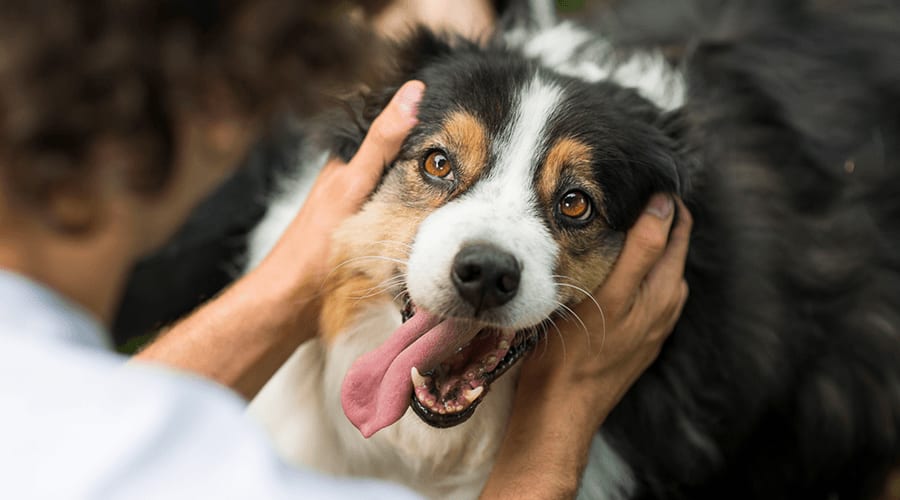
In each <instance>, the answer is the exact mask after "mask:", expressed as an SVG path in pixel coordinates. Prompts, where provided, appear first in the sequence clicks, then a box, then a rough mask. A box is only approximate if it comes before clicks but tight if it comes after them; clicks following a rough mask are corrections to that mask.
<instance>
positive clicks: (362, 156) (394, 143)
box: [350, 80, 425, 194]
mask: <svg viewBox="0 0 900 500" xmlns="http://www.w3.org/2000/svg"><path fill="white" fill-rule="evenodd" d="M424 92H425V84H424V83H422V82H420V81H417V80H412V81H409V82H406V83H405V84H404V85H403V86H402V87H400V89H399V90H398V91H397V93H396V94H394V97H393V98H391V102H389V103H388V105H387V107H385V108H384V110H383V111H382V112H381V114H380V115H378V117H377V118H375V121H374V122H372V126H371V127H369V132H368V133H367V134H366V138H365V139H363V143H362V145H360V147H359V151H358V152H357V153H356V155H355V156H354V157H353V159H352V160H350V167H351V168H353V169H354V170H356V171H357V172H356V175H358V176H359V177H358V178H361V179H364V182H363V183H361V185H359V186H355V187H358V188H359V189H361V190H362V191H364V192H365V193H364V194H368V193H369V192H371V191H372V190H373V189H375V185H376V184H378V180H379V179H381V174H382V173H383V171H384V167H385V166H387V165H388V164H390V163H391V162H392V161H394V158H396V157H397V154H398V153H399V152H400V147H401V146H402V145H403V141H404V140H405V139H406V136H407V135H408V134H409V131H410V130H412V128H413V127H414V126H415V125H416V123H418V119H417V118H416V114H417V113H418V109H419V101H420V100H422V94H423V93H424ZM362 184H365V185H362Z"/></svg>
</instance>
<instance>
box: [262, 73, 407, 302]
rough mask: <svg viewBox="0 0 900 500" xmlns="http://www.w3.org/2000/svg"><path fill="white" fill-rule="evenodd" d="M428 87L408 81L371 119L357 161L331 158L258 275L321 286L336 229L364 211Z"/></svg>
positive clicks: (299, 286)
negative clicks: (347, 161)
mask: <svg viewBox="0 0 900 500" xmlns="http://www.w3.org/2000/svg"><path fill="white" fill-rule="evenodd" d="M424 91H425V84H423V83H422V82H419V81H410V82H407V83H406V84H404V85H403V86H402V87H401V88H400V89H399V90H398V91H397V93H396V94H395V95H394V97H393V98H392V99H391V102H390V103H389V104H388V105H387V107H386V108H385V109H384V111H382V112H381V114H380V115H379V116H378V118H376V119H375V121H374V122H373V123H372V126H371V128H370V129H369V132H368V134H367V135H366V138H365V140H364V141H363V143H362V145H361V146H360V148H359V151H358V152H357V153H356V155H355V156H354V157H353V159H352V160H350V162H349V163H344V162H343V161H341V160H340V159H332V160H331V161H329V162H328V163H327V164H326V165H325V167H324V168H323V169H322V172H321V173H320V174H319V177H318V178H317V179H316V182H315V184H314V185H313V187H312V190H311V191H310V193H309V196H308V197H307V199H306V202H305V203H304V205H303V208H302V209H301V210H300V212H299V213H298V214H297V216H296V217H295V218H294V220H293V222H291V225H290V226H289V227H288V229H287V230H286V231H285V233H284V235H283V236H282V237H281V239H280V240H279V242H278V244H277V245H276V246H275V248H274V249H273V250H272V252H271V253H270V254H269V256H268V257H266V259H265V260H264V261H263V262H262V263H261V264H260V266H259V267H258V268H257V270H255V271H254V273H258V274H267V275H268V276H269V277H270V278H271V279H274V280H276V282H282V283H285V284H287V285H288V286H290V287H292V288H296V289H298V290H300V289H302V290H316V289H318V287H319V286H320V285H321V284H322V280H323V279H325V277H326V276H327V274H328V269H326V267H327V263H328V258H329V256H330V252H331V240H332V232H333V231H334V230H335V228H337V227H338V226H339V225H340V224H341V223H342V222H343V221H344V220H346V219H347V218H348V217H350V216H351V215H353V214H355V213H356V212H357V211H359V209H360V207H361V206H362V204H363V203H364V202H365V200H366V199H367V198H368V197H369V195H370V194H371V193H372V191H373V190H374V189H375V187H376V186H377V184H378V181H379V179H381V175H382V173H383V171H384V168H385V167H386V166H387V165H389V164H390V163H391V162H392V161H393V160H394V158H395V157H396V156H397V154H398V153H399V151H400V147H401V146H402V144H403V141H404V140H405V139H406V136H407V135H408V134H409V132H410V130H412V128H413V126H415V124H416V123H417V122H418V120H417V118H416V114H417V111H418V103H419V101H420V100H421V98H422V94H423V92H424Z"/></svg>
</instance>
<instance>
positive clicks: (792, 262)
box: [247, 0, 900, 499]
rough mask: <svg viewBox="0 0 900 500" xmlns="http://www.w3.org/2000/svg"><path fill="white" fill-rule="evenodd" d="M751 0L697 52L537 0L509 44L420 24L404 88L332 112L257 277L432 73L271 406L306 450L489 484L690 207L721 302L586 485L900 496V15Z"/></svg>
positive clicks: (436, 490) (447, 485)
mask: <svg viewBox="0 0 900 500" xmlns="http://www.w3.org/2000/svg"><path fill="white" fill-rule="evenodd" d="M643 3H644V4H646V3H647V2H643ZM718 3H719V4H721V3H722V2H718ZM700 4H701V5H703V4H704V3H703V2H700ZM706 4H709V2H706ZM726 4H727V5H726V6H725V7H721V6H720V7H721V8H720V10H719V12H720V13H721V14H722V15H720V16H718V17H716V18H715V19H713V20H711V19H708V18H704V19H699V18H696V17H695V18H692V19H694V20H696V21H697V24H686V25H685V31H689V33H686V34H684V36H683V41H684V42H685V43H683V44H680V46H681V47H682V49H683V50H681V51H680V52H677V53H676V54H675V55H674V56H673V55H671V54H669V55H665V54H664V52H663V51H662V50H660V49H659V46H657V47H652V46H649V47H648V46H645V45H644V44H642V43H641V42H642V41H641V40H635V39H633V38H632V39H631V40H630V41H627V40H614V39H610V38H605V37H603V36H601V35H598V34H597V33H596V32H594V31H592V30H589V29H586V28H583V27H580V26H577V25H575V24H572V23H569V22H562V23H560V22H557V21H556V20H555V19H550V18H549V16H547V15H543V16H536V15H533V12H534V11H532V15H529V16H527V17H526V18H525V19H524V21H523V20H522V19H519V20H517V21H510V22H508V23H507V24H505V25H504V28H503V29H502V30H500V33H499V34H498V35H497V36H496V37H495V39H493V40H492V41H490V42H487V43H485V44H474V43H470V42H464V41H461V40H453V39H450V38H447V37H442V36H438V35H435V34H432V33H430V32H428V31H424V30H420V31H417V32H416V33H415V34H414V35H413V36H411V38H410V40H408V41H407V42H406V43H405V44H404V45H403V48H402V50H400V51H399V52H398V55H397V71H396V75H394V78H393V81H392V82H390V83H389V84H387V85H385V86H384V87H383V88H379V89H375V90H372V91H371V92H369V93H368V94H367V95H366V96H365V98H364V102H362V103H357V104H355V105H353V106H351V108H352V109H353V110H355V111H354V116H353V117H352V118H350V117H348V116H346V115H340V114H338V115H334V116H333V117H331V118H329V119H323V120H324V123H325V126H324V127H323V129H324V130H326V131H327V134H328V137H327V140H326V141H325V142H323V143H322V144H325V145H324V146H320V149H318V150H315V151H318V152H317V153H316V154H311V155H310V158H308V159H306V160H304V161H303V162H300V163H301V165H300V166H298V168H297V172H296V173H295V174H292V175H291V176H288V177H287V178H286V179H285V180H284V181H283V182H282V185H281V191H280V194H279V195H278V196H276V197H274V199H273V201H272V202H271V204H270V206H269V210H268V213H267V216H266V218H265V219H264V220H263V222H262V223H261V224H260V225H259V226H258V227H257V229H256V230H255V231H254V233H253V235H252V237H251V239H250V244H249V248H250V250H249V254H248V263H247V267H248V268H252V267H253V266H254V265H255V264H256V263H258V262H259V261H260V260H261V259H262V258H263V257H264V256H265V254H266V253H267V252H268V250H269V249H270V248H271V247H272V246H273V245H274V243H275V241H276V240H277V239H278V236H279V235H280V234H281V233H282V232H283V231H284V229H285V228H286V226H287V224H288V222H289V221H290V220H291V218H292V217H293V215H294V214H295V213H296V212H297V210H298V209H299V207H300V206H301V204H302V202H303V200H304V197H305V194H306V192H307V191H308V189H309V187H310V185H311V183H312V180H313V179H314V177H315V173H316V166H319V165H322V164H323V163H324V161H325V158H327V156H328V155H329V154H332V153H335V154H339V155H341V156H343V157H344V158H345V159H346V158H349V157H350V156H352V154H353V152H354V151H355V150H356V148H358V146H359V144H360V143H361V141H362V138H363V137H364V135H365V132H366V129H367V126H368V124H369V123H371V120H372V119H373V117H374V116H375V115H376V114H377V112H378V111H379V110H380V109H382V108H383V107H384V106H385V105H386V103H387V101H388V99H389V97H390V96H391V94H392V92H393V91H394V90H395V89H396V88H397V86H399V84H401V83H402V82H403V81H406V80H408V79H411V78H416V79H420V80H422V81H424V82H425V83H426V85H427V89H426V91H425V95H424V98H423V100H422V102H421V104H420V106H419V124H418V125H417V126H416V127H415V129H414V130H413V131H412V133H411V134H410V136H409V138H408V139H407V140H406V142H405V144H404V146H403V149H402V151H401V153H400V155H399V157H398V158H397V159H396V161H394V162H393V163H392V164H391V165H390V166H389V167H388V168H387V169H386V172H385V174H384V176H383V179H382V180H381V182H380V185H379V187H378V188H377V190H376V191H375V193H374V194H373V195H372V196H371V198H370V200H369V201H368V202H367V203H366V204H365V205H364V207H363V208H362V210H361V212H360V213H359V214H357V215H355V216H354V217H352V218H350V219H349V220H347V221H346V223H344V224H343V225H341V226H340V227H338V228H336V232H335V236H334V248H335V251H334V255H333V256H332V258H333V271H332V272H331V273H330V274H329V275H328V278H327V279H326V282H325V284H324V285H323V292H322V293H323V298H322V312H321V319H320V324H319V325H318V330H319V332H320V333H319V336H318V338H317V339H315V340H313V341H310V342H308V343H306V344H304V345H303V346H302V347H300V348H299V349H298V350H297V351H296V352H295V353H293V355H292V356H291V358H290V359H289V361H288V362H287V363H286V364H285V366H284V367H282V369H281V370H280V371H279V372H278V373H277V374H276V375H275V377H274V378H273V379H272V380H271V381H270V382H269V383H268V384H267V385H266V386H265V387H264V388H263V390H262V391H261V393H260V394H259V395H258V397H257V398H255V399H254V401H253V402H252V403H251V405H250V409H249V412H250V414H251V415H252V416H254V417H255V418H258V419H259V420H260V421H261V422H263V424H264V426H265V427H266V428H267V429H268V430H269V432H270V433H271V435H272V437H273V439H274V442H275V444H276V446H277V448H278V449H279V451H280V452H281V453H282V454H283V455H284V456H285V457H286V458H287V459H288V460H289V461H291V462H294V463H298V464H303V465H305V466H308V467H313V468H316V469H319V470H322V471H326V472H329V473H333V474H340V475H353V476H367V477H378V478H383V479H387V480H392V481H396V482H399V483H402V484H405V485H407V486H409V487H410V488H412V489H414V490H416V491H418V492H419V493H421V494H423V495H425V496H428V497H433V498H475V497H477V496H478V493H479V491H480V489H481V487H482V486H483V485H484V482H485V481H486V478H487V476H488V474H489V472H490V469H491V465H492V461H493V459H494V457H495V455H496V452H497V450H498V447H499V445H500V442H501V440H502V437H503V433H504V429H505V426H506V422H507V420H508V419H509V416H510V411H511V402H512V397H513V392H514V389H515V379H516V374H517V371H518V368H519V365H518V364H517V361H519V360H520V359H521V358H522V357H524V356H525V355H527V354H528V353H529V352H530V351H532V350H533V347H534V346H535V345H537V344H539V343H540V342H541V341H543V339H544V338H545V336H546V335H547V328H548V326H550V325H551V322H552V320H553V318H554V317H555V316H556V315H559V314H561V313H565V311H567V310H569V309H570V308H571V307H572V306H573V305H574V304H576V303H578V302H580V301H582V300H587V299H589V298H590V294H589V291H590V290H593V289H595V288H596V287H597V286H599V285H600V284H601V283H603V281H604V278H605V277H606V276H607V274H608V273H609V271H610V269H611V268H612V267H613V265H614V264H615V261H616V258H617V256H618V254H619V252H620V251H621V248H622V246H623V242H624V235H625V232H626V231H627V230H628V228H629V227H630V226H631V225H632V224H633V223H634V221H635V220H636V218H637V217H638V215H639V214H640V213H641V211H642V210H643V207H644V205H645V203H646V202H647V200H648V199H649V197H650V196H651V195H652V194H653V193H658V192H663V193H670V194H672V195H678V196H680V197H682V199H683V200H684V202H685V204H686V205H687V206H688V208H689V209H690V211H691V213H692V214H693V217H694V231H693V235H692V241H691V248H690V254H689V256H688V263H687V269H686V279H687V281H688V283H689V285H690V289H691V296H690V298H689V300H688V302H687V304H686V306H685V309H684V312H683V315H682V318H681V319H680V320H679V322H678V324H677V326H676V328H675V331H674V332H673V333H672V335H671V337H670V339H669V340H667V342H666V344H665V345H664V348H663V350H662V352H661V353H660V355H659V357H658V359H657V361H656V362H655V363H654V364H653V365H652V366H651V367H650V368H649V369H648V371H647V372H646V373H645V374H644V375H643V376H642V377H641V378H640V379H639V380H638V381H637V383H636V384H635V385H634V386H633V387H632V389H631V390H630V391H629V392H628V393H627V394H626V396H625V398H624V399H623V400H622V402H621V403H620V404H619V405H618V406H617V408H616V409H615V410H614V412H613V413H612V414H611V415H610V416H609V417H608V419H607V420H606V422H605V423H604V425H603V426H602V429H600V430H599V432H598V434H597V437H596V439H595V441H594V443H593V447H592V450H591V462H590V464H589V465H588V470H587V471H586V473H585V477H584V480H583V483H582V485H581V492H580V495H581V496H582V497H584V498H604V499H645V498H666V499H669V498H672V499H681V498H690V499H707V498H708V499H714V498H715V499H721V498H737V499H741V498H754V499H782V498H783V499H799V498H822V499H825V498H827V499H833V498H875V497H876V496H878V495H879V494H881V493H882V491H883V490H882V489H883V487H884V484H885V481H886V478H887V476H888V474H889V473H890V471H891V469H892V468H893V467H896V466H897V465H898V464H900V250H898V249H897V247H896V244H897V243H898V242H900V197H898V196H897V193H896V189H897V188H896V187H897V186H898V185H900V184H897V181H898V180H900V178H898V172H900V171H898V167H900V160H898V152H900V151H898V146H900V141H898V139H900V133H898V132H900V65H898V64H896V61H900V22H898V21H900V13H898V8H897V6H896V4H895V3H893V2H888V1H879V0H860V1H856V2H848V1H833V2H826V1H813V0H797V1H794V2H780V1H766V0H761V1H758V2H731V3H727V2H726ZM654 5H655V8H656V9H658V10H657V11H656V12H657V13H659V16H658V18H666V17H667V14H672V15H671V16H669V17H671V18H673V19H674V18H677V16H675V14H676V13H675V12H674V11H675V10H676V9H678V14H679V15H681V14H684V13H685V12H688V13H690V12H694V13H696V12H704V11H702V10H693V11H691V10H690V9H686V8H685V6H686V5H688V3H687V2H656V3H655V4H654ZM694 5H696V4H694ZM621 19H624V18H621ZM698 19H699V20H698ZM623 31H624V30H623ZM639 32H640V31H639ZM644 33H645V35H646V36H645V37H644V40H643V41H644V42H647V41H653V42H655V41H657V40H654V39H653V35H654V34H655V32H652V30H650V29H649V28H648V31H646V32H644ZM670 35H671V33H669V34H668V35H667V36H668V38H667V39H666V41H667V42H668V43H669V44H671V43H672V42H673V40H675V41H678V38H677V37H675V38H673V37H671V36H670ZM601 354H602V353H601ZM537 459H539V458H537Z"/></svg>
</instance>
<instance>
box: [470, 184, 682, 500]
mask: <svg viewBox="0 0 900 500" xmlns="http://www.w3.org/2000/svg"><path fill="white" fill-rule="evenodd" d="M677 203H678V206H679V212H678V221H677V222H676V223H675V228H674V229H673V230H672V232H671V236H669V228H670V227H671V225H672V222H673V219H674V203H673V200H672V198H671V197H669V196H667V195H656V196H654V197H653V198H652V199H651V202H650V204H649V205H648V210H647V211H646V212H645V213H644V214H643V215H642V216H641V217H640V218H639V219H638V220H637V222H636V223H635V225H634V226H633V227H632V228H631V230H630V231H629V232H628V236H627V237H626V240H625V247H624V248H623V250H622V253H621V255H620V256H619V260H618V261H617V262H616V264H615V266H614V267H613V270H612V272H611V273H610V275H609V277H608V278H607V279H606V282H605V283H604V284H603V285H602V286H601V287H600V288H598V289H597V290H596V291H595V293H594V294H593V296H594V298H595V299H596V301H597V303H596V304H595V303H594V301H592V300H586V301H584V302H583V303H581V304H579V305H578V306H577V307H576V308H575V309H574V311H575V313H576V314H577V315H578V316H579V317H580V318H581V321H583V322H584V324H583V325H582V323H581V322H580V321H577V320H566V321H563V320H559V321H558V325H559V329H560V335H559V337H557V336H555V335H552V334H551V335H549V336H548V339H547V346H546V350H545V351H543V352H541V351H537V352H535V353H533V354H532V355H531V356H530V357H529V358H528V359H526V360H525V363H524V366H523V367H522V373H521V375H520V377H519V385H518V387H517V389H516V397H515V402H514V404H513V410H512V416H511V417H510V421H509V425H508V426H507V430H506V435H505V437H504V440H503V444H502V446H501V447H500V452H499V453H498V455H497V461H496V463H495V465H494V468H493V470H492V471H491V475H490V477H489V478H488V482H487V484H486V485H485V488H484V491H482V495H481V497H482V498H490V499H498V498H510V499H512V498H516V499H519V498H573V497H574V496H575V494H576V493H577V491H578V485H579V484H580V480H581V473H582V471H583V470H584V467H585V465H586V464H587V458H588V450H589V449H590V445H591V441H592V439H593V437H594V434H595V433H596V431H597V428H598V427H599V426H600V424H601V423H602V421H603V420H604V419H605V418H606V416H607V415H608V414H609V412H610V411H612V409H613V407H614V406H615V405H616V404H617V403H618V402H619V400H620V399H621V398H622V396H623V395H624V394H625V392H626V391H627V390H628V388H629V387H631V385H632V384H633V383H634V381H635V380H637V378H638V377H639V376H640V374H641V373H643V371H644V370H645V369H646V368H647V367H648V366H649V365H650V363H651V362H652V361H653V360H654V359H656V356H657V354H659V350H660V348H661V347H662V344H663V341H665V339H666V337H667V336H668V334H669V333H670V332H671V331H672V328H673V327H674V326H675V322H676V321H677V320H678V317H679V315H680V314H681V309H682V308H683V307H684V303H685V301H686V300H687V295H688V289H687V283H686V282H685V281H684V276H683V275H684V264H685V259H686V257H687V249H688V240H689V238H690V232H691V224H692V220H691V216H690V213H688V211H687V208H685V206H684V205H683V204H682V203H681V201H678V202H677ZM667 239H668V245H667V244H666V241H667ZM598 306H599V307H598ZM601 308H602V312H601V311H600V309H601ZM535 457H540V458H539V459H538V458H535Z"/></svg>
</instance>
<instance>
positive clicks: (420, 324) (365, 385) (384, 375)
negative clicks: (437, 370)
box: [341, 309, 475, 438]
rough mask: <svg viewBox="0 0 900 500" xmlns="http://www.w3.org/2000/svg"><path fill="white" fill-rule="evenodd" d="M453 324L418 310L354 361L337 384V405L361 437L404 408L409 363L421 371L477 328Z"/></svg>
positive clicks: (409, 385)
mask: <svg viewBox="0 0 900 500" xmlns="http://www.w3.org/2000/svg"><path fill="white" fill-rule="evenodd" d="M453 323H454V322H453V320H446V321H443V322H442V321H441V319H440V318H438V317H437V316H433V315H431V314H429V313H427V312H426V311H424V310H422V309H419V310H418V311H417V312H416V314H415V315H414V316H413V317H412V318H410V319H409V321H407V322H406V323H404V324H403V325H402V326H401V327H400V328H398V329H397V331H395V332H394V333H393V334H392V335H391V337H390V338H389V339H387V341H385V343H384V344H382V345H381V347H379V348H378V349H375V350H374V351H372V352H369V353H367V354H363V355H362V356H360V357H359V359H357V360H356V361H355V362H354V363H353V366H351V367H350V370H349V371H348V372H347V376H346V377H344V383H343V385H342V386H341V405H342V406H343V407H344V414H346V415H347V418H349V419H350V422H352V423H353V425H355V426H356V428H357V429H359V431H360V432H361V433H362V435H363V436H365V437H367V438H368V437H371V436H372V434H375V433H376V432H378V431H380V430H381V429H384V428H385V427H387V426H389V425H391V424H393V423H394V422H396V421H397V420H400V417H402V416H403V414H404V413H406V409H407V408H408V407H409V398H410V395H411V394H412V390H413V387H412V381H411V379H410V375H409V374H410V371H412V368H413V367H416V368H418V369H419V371H421V372H422V373H424V372H426V371H428V370H430V369H431V368H433V367H434V366H435V365H437V364H438V363H440V361H441V360H443V359H446V358H448V357H449V356H450V355H451V354H452V353H454V352H456V350H457V349H458V348H459V347H462V346H463V345H464V344H465V343H466V342H468V341H469V340H471V337H472V336H473V335H472V334H474V333H475V331H458V330H459V329H458V328H455V327H454V324H453ZM467 333H468V335H467Z"/></svg>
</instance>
